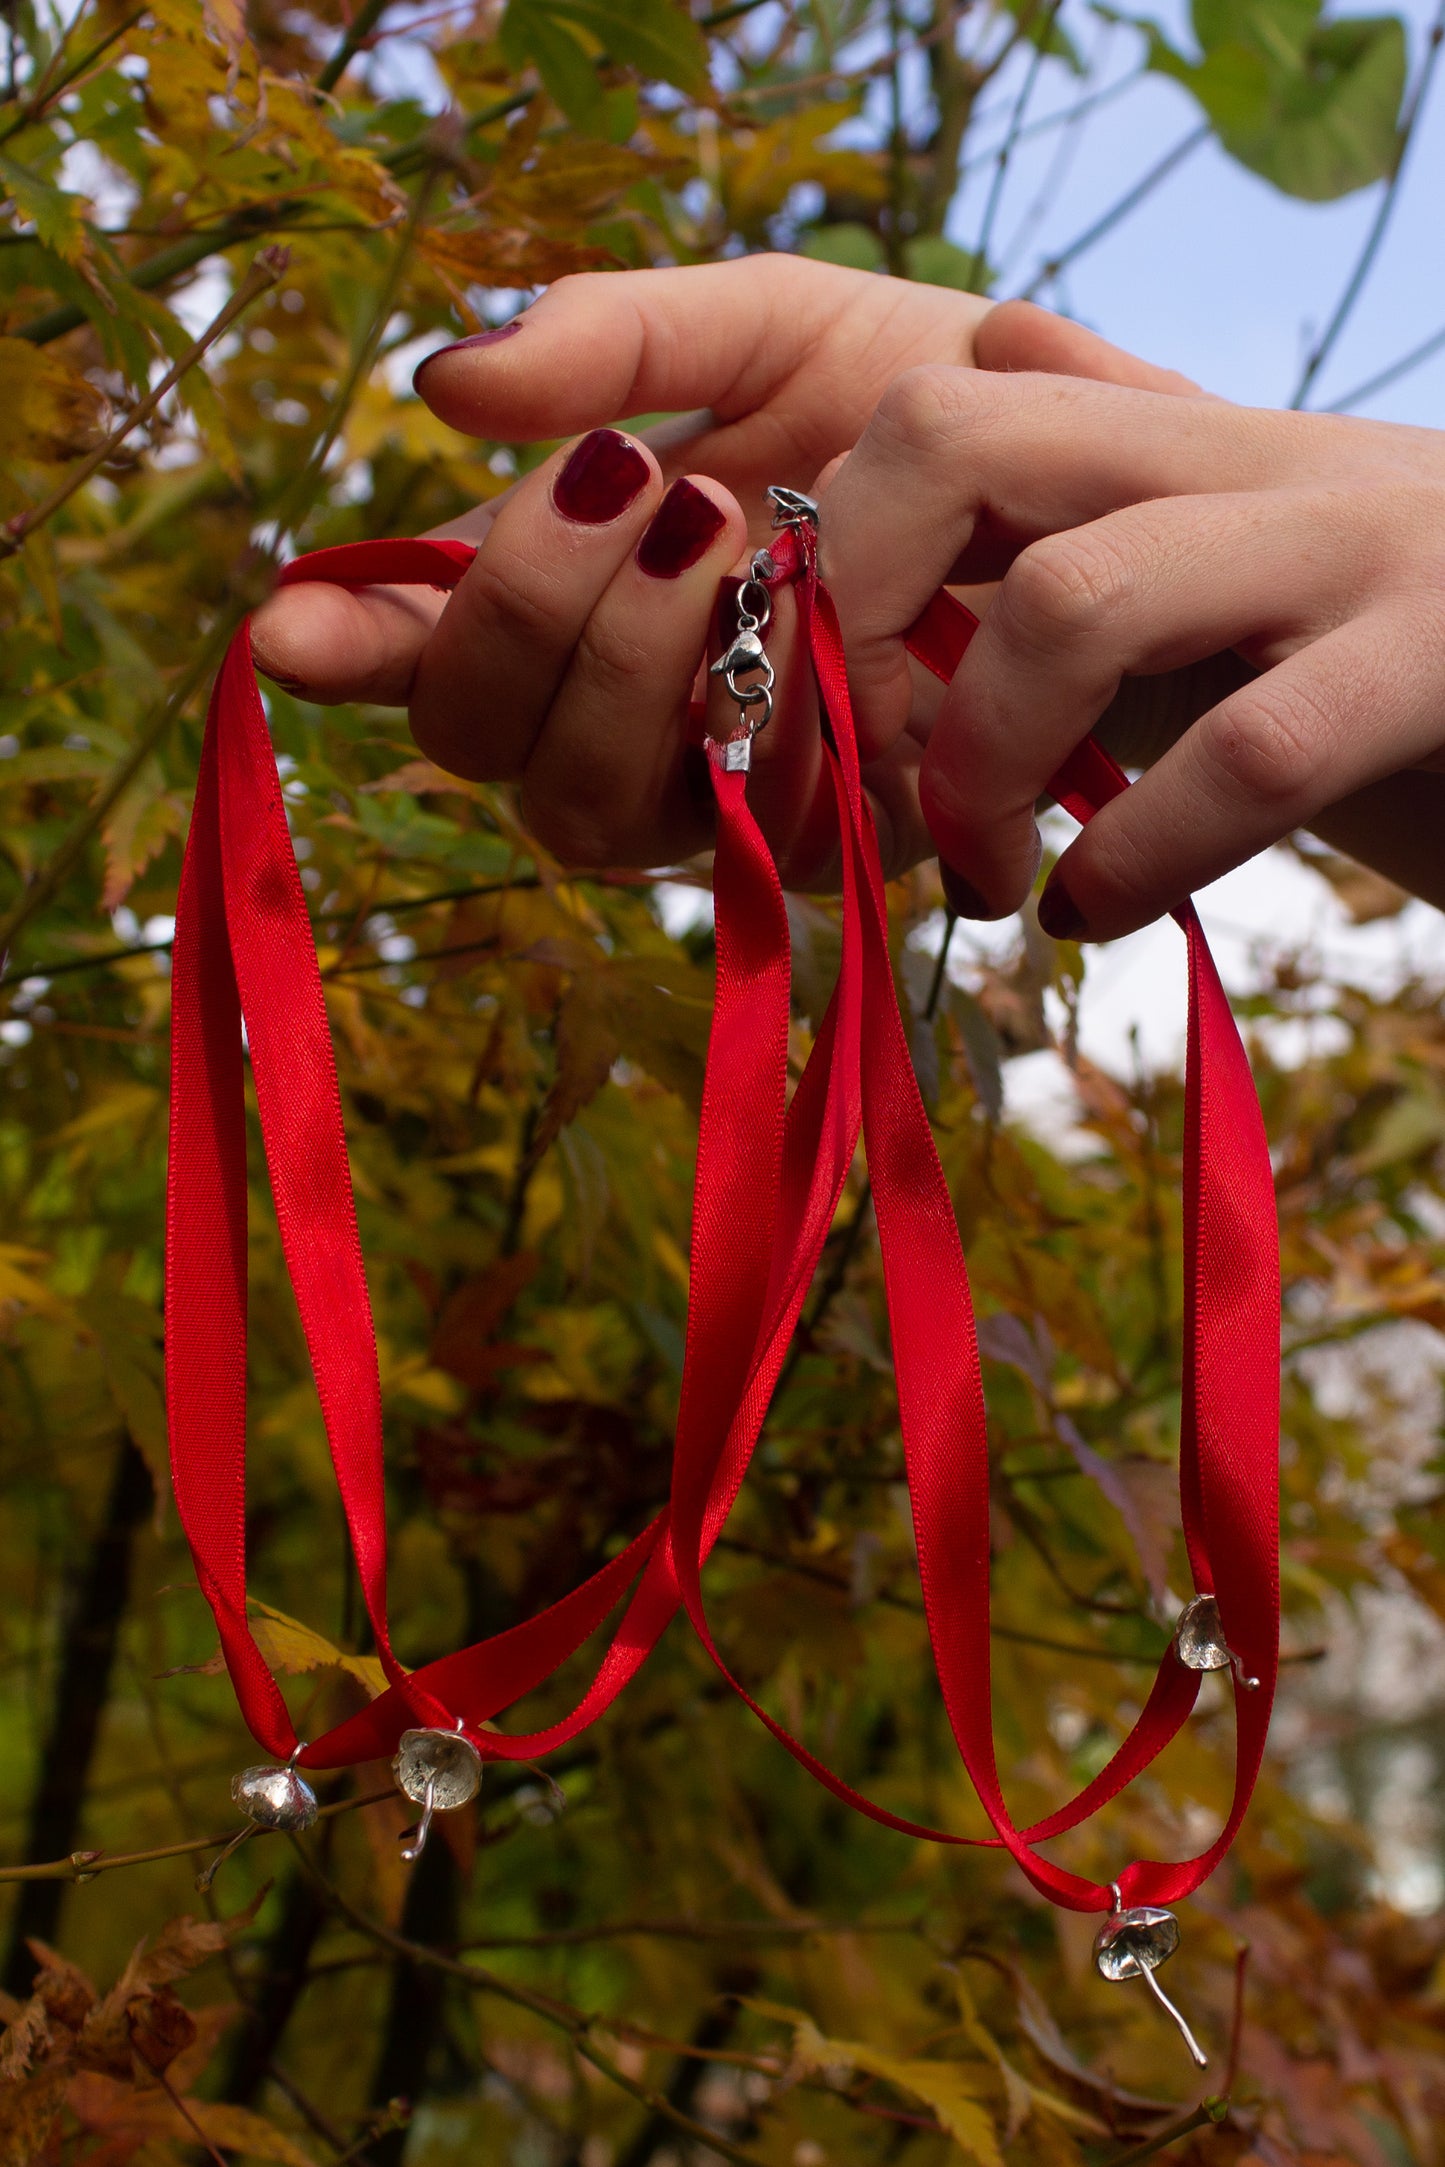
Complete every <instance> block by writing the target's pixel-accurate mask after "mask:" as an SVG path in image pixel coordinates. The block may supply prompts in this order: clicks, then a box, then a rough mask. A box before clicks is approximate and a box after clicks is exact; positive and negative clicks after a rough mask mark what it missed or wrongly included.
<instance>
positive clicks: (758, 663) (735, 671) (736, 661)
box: [708, 631, 766, 699]
mask: <svg viewBox="0 0 1445 2167" xmlns="http://www.w3.org/2000/svg"><path fill="white" fill-rule="evenodd" d="M765 660H766V657H765V656H764V653H763V643H762V641H761V640H760V639H759V638H758V635H757V633H756V632H753V631H746V632H739V633H738V635H737V638H736V639H735V640H734V641H733V643H732V646H731V647H730V648H729V649H728V651H727V653H726V654H725V655H719V656H718V658H717V660H716V662H715V663H714V664H713V665H712V668H711V670H710V671H709V673H708V674H709V676H712V677H725V678H726V679H727V681H728V691H729V692H731V693H732V694H733V697H734V699H736V698H737V693H736V691H735V689H734V686H733V678H734V676H741V675H742V674H743V672H744V671H746V670H750V669H751V670H756V669H761V667H762V665H763V662H764V661H765Z"/></svg>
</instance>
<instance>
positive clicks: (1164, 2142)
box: [1103, 2098, 1229, 2167]
mask: <svg viewBox="0 0 1445 2167" xmlns="http://www.w3.org/2000/svg"><path fill="white" fill-rule="evenodd" d="M1228 2112H1229V2101H1228V2100H1227V2099H1222V2098H1214V2099H1205V2100H1201V2101H1200V2103H1199V2105H1198V2106H1197V2107H1194V2108H1192V2109H1191V2110H1190V2112H1189V2113H1188V2114H1181V2115H1180V2116H1179V2117H1178V2119H1177V2120H1176V2121H1173V2122H1170V2123H1169V2124H1168V2125H1167V2126H1166V2127H1165V2128H1163V2129H1160V2130H1156V2131H1155V2133H1154V2135H1153V2136H1152V2137H1146V2138H1145V2140H1144V2142H1143V2143H1142V2144H1136V2145H1131V2146H1130V2147H1129V2150H1128V2151H1127V2152H1116V2153H1115V2154H1114V2156H1113V2158H1112V2159H1107V2160H1105V2161H1104V2163H1103V2167H1139V2162H1140V2161H1141V2160H1146V2159H1153V2157H1154V2155H1155V2153H1156V2152H1163V2151H1164V2150H1165V2149H1166V2148H1167V2147H1168V2146H1169V2145H1171V2144H1177V2143H1178V2141H1179V2139H1180V2138H1181V2137H1188V2136H1192V2135H1193V2133H1194V2131H1195V2130H1196V2129H1208V2128H1209V2127H1210V2126H1211V2125H1212V2126H1214V2127H1215V2128H1217V2127H1218V2125H1219V2124H1220V2123H1221V2122H1222V2121H1223V2120H1224V2118H1225V2116H1226V2115H1227V2114H1228Z"/></svg>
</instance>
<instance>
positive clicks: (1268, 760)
mask: <svg viewBox="0 0 1445 2167" xmlns="http://www.w3.org/2000/svg"><path fill="white" fill-rule="evenodd" d="M1275 674H1276V673H1270V674H1269V675H1266V676H1265V677H1263V678H1261V679H1260V681H1259V683H1258V684H1257V685H1252V686H1250V688H1249V690H1248V692H1247V694H1245V695H1244V696H1242V697H1240V698H1238V699H1234V700H1226V701H1225V703H1224V705H1223V706H1222V707H1217V708H1215V710H1214V711H1213V713H1212V714H1210V715H1206V716H1205V717H1204V718H1203V719H1202V721H1201V722H1200V724H1199V726H1198V727H1199V729H1200V732H1201V734H1202V742H1201V747H1200V750H1201V752H1202V753H1203V755H1204V757H1205V760H1206V762H1207V764H1208V767H1209V769H1210V770H1211V771H1212V773H1213V774H1214V775H1215V776H1216V777H1218V778H1219V780H1220V781H1221V782H1222V784H1223V786H1224V790H1225V793H1226V794H1227V795H1228V797H1229V798H1231V799H1233V800H1236V801H1237V800H1239V799H1246V800H1250V801H1252V802H1256V803H1263V804H1266V805H1272V806H1275V807H1277V808H1278V809H1279V810H1280V811H1281V812H1282V813H1287V812H1289V811H1290V810H1291V809H1292V808H1294V807H1296V806H1299V805H1303V804H1304V803H1306V802H1307V801H1308V800H1309V799H1310V796H1311V785H1312V783H1313V779H1314V777H1315V775H1316V774H1317V773H1318V772H1319V771H1320V769H1321V767H1322V766H1323V764H1324V755H1325V752H1326V748H1327V746H1328V743H1329V741H1330V739H1331V738H1332V737H1333V736H1334V730H1335V725H1334V721H1333V718H1332V717H1331V716H1330V715H1329V713H1328V712H1327V710H1326V709H1325V707H1324V706H1323V704H1322V703H1321V701H1320V699H1319V698H1318V696H1317V695H1316V694H1315V693H1314V692H1313V691H1311V690H1310V688H1309V687H1308V686H1306V685H1304V684H1299V683H1292V682H1290V680H1289V679H1288V678H1286V679H1284V680H1283V681H1282V682H1275V681H1274V678H1275Z"/></svg>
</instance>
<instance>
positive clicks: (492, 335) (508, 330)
mask: <svg viewBox="0 0 1445 2167" xmlns="http://www.w3.org/2000/svg"><path fill="white" fill-rule="evenodd" d="M521 328H522V318H521V317H520V316H514V317H513V318H512V320H511V322H510V323H505V324H498V326H497V328H496V330H495V331H474V332H473V333H472V335H471V337H470V338H466V339H453V340H452V343H451V345H450V346H439V347H438V348H437V350H436V352H435V353H434V354H426V355H424V356H423V358H422V359H421V360H420V361H419V362H418V363H417V365H416V367H415V368H414V369H413V370H412V372H411V388H412V390H413V391H417V390H419V389H420V386H421V379H422V371H423V370H424V369H429V368H430V367H431V365H432V363H433V362H434V361H440V360H441V358H442V355H443V354H464V353H465V352H466V351H467V349H468V348H469V347H472V346H500V345H501V343H502V341H503V339H510V338H512V337H513V336H515V334H516V333H517V332H518V331H520V330H521Z"/></svg>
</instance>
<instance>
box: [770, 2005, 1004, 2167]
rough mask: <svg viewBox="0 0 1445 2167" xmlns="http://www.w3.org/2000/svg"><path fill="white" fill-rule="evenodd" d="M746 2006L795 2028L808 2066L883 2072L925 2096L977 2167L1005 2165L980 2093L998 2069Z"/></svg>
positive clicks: (789, 2012) (797, 2047)
mask: <svg viewBox="0 0 1445 2167" xmlns="http://www.w3.org/2000/svg"><path fill="white" fill-rule="evenodd" d="M748 2007H749V2008H750V2009H756V2010H758V2011H759V2012H760V2014H762V2015H764V2016H772V2017H776V2018H778V2020H779V2021H780V2022H782V2023H784V2024H791V2026H792V2027H793V2058H794V2061H795V2062H796V2063H798V2064H799V2066H800V2067H801V2068H802V2069H804V2070H806V2071H812V2070H826V2069H855V2070H861V2071H862V2072H863V2073H864V2074H865V2075H867V2076H870V2077H881V2078H882V2079H883V2081H884V2083H885V2084H891V2085H892V2086H893V2088H894V2090H895V2091H899V2092H904V2093H907V2094H908V2095H909V2096H910V2097H911V2098H913V2099H919V2100H922V2102H923V2104H924V2105H925V2106H926V2107H931V2108H932V2109H933V2112H934V2113H935V2114H936V2115H937V2117H938V2120H939V2123H940V2125H941V2126H942V2127H943V2128H944V2129H946V2130H947V2131H948V2134H949V2136H950V2137H952V2139H953V2141H954V2143H955V2144H956V2145H958V2147H959V2149H960V2150H961V2151H963V2152H966V2153H967V2154H968V2155H969V2157H970V2158H971V2159H975V2160H977V2162H978V2167H1003V2154H1002V2153H1001V2152H1000V2150H999V2144H998V2136H997V2133H996V2131H995V2129H994V2122H993V2116H992V2114H991V2113H990V2112H989V2110H988V2108H987V2107H985V2106H984V2105H982V2104H981V2102H980V2099H979V2093H980V2092H981V2091H988V2090H991V2089H992V2087H993V2084H994V2074H993V2071H992V2070H991V2069H989V2068H988V2067H987V2065H985V2064H983V2063H979V2062H935V2061H922V2060H910V2059H908V2058H906V2057H905V2056H903V2055H899V2054H886V2053H884V2052H883V2051H882V2050H881V2049H880V2048H878V2047H870V2046H867V2045H865V2044H864V2043H863V2042H862V2041H861V2040H857V2039H825V2038H824V2036H823V2034H822V2033H821V2032H820V2031H819V2030H818V2027H817V2026H816V2024H814V2022H813V2020H812V2018H811V2017H809V2016H804V2015H803V2014H802V2012H801V2011H799V2010H797V2009H786V2008H781V2007H779V2006H778V2004H776V2003H773V2002H762V2001H749V2003H748Z"/></svg>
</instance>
